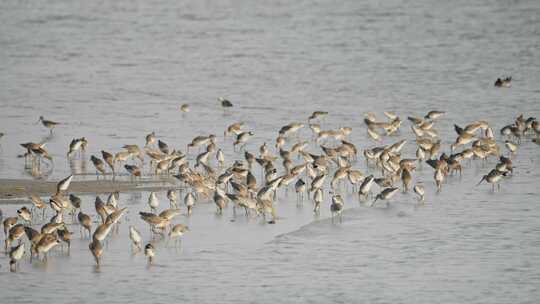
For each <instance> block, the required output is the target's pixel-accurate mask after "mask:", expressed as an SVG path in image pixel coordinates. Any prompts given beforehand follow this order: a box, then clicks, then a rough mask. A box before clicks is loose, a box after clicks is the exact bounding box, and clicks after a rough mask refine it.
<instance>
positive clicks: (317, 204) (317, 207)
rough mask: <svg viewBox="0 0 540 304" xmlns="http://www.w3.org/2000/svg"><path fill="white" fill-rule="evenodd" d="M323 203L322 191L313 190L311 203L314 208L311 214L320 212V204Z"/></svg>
mask: <svg viewBox="0 0 540 304" xmlns="http://www.w3.org/2000/svg"><path fill="white" fill-rule="evenodd" d="M322 201H323V190H322V189H321V188H319V189H317V190H315V192H314V193H313V202H314V203H315V206H314V207H313V212H314V213H315V214H319V213H320V211H321V203H322Z"/></svg>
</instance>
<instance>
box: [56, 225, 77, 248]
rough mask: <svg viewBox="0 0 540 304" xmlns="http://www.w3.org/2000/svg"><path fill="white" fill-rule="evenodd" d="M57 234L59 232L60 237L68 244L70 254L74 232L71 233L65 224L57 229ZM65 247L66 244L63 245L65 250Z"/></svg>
mask: <svg viewBox="0 0 540 304" xmlns="http://www.w3.org/2000/svg"><path fill="white" fill-rule="evenodd" d="M56 234H58V237H59V238H60V240H61V241H63V242H64V243H66V244H67V246H68V254H69V252H70V250H71V235H73V233H71V231H69V230H68V229H67V227H66V225H64V226H63V227H62V229H58V230H56ZM63 247H64V245H62V250H63Z"/></svg>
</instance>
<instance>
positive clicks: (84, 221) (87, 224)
mask: <svg viewBox="0 0 540 304" xmlns="http://www.w3.org/2000/svg"><path fill="white" fill-rule="evenodd" d="M77 219H78V220H79V225H80V229H79V231H80V232H81V238H82V237H83V233H82V228H84V229H86V230H87V231H88V237H90V234H91V230H92V218H90V216H89V215H87V214H84V213H83V212H82V211H80V212H79V214H77Z"/></svg>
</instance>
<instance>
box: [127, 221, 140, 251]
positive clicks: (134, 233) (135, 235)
mask: <svg viewBox="0 0 540 304" xmlns="http://www.w3.org/2000/svg"><path fill="white" fill-rule="evenodd" d="M129 238H130V239H131V241H132V242H133V244H132V248H133V247H134V248H136V249H137V251H139V250H142V245H141V244H142V237H141V233H140V232H139V230H137V228H135V227H134V226H129Z"/></svg>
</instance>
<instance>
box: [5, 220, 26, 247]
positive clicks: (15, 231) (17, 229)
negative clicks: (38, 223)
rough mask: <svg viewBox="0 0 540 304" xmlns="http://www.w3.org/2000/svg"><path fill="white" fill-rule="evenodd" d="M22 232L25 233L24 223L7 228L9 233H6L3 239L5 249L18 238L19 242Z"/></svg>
mask: <svg viewBox="0 0 540 304" xmlns="http://www.w3.org/2000/svg"><path fill="white" fill-rule="evenodd" d="M24 234H25V231H24V225H22V224H16V225H13V226H12V227H11V228H10V229H9V233H8V236H7V238H6V239H5V240H4V243H5V249H6V251H7V250H8V248H9V247H10V246H11V244H12V243H13V242H15V241H17V240H19V243H20V242H21V237H22V236H23V235H24Z"/></svg>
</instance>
